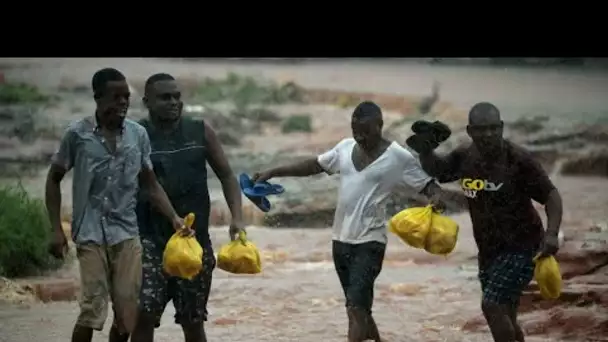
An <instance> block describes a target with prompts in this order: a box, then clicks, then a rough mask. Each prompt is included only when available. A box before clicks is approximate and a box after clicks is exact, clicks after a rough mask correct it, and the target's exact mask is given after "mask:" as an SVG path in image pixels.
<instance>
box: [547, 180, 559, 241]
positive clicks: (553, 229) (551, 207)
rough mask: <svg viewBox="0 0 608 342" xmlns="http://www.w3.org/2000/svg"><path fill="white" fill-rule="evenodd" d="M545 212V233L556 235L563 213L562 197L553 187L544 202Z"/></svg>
mask: <svg viewBox="0 0 608 342" xmlns="http://www.w3.org/2000/svg"><path fill="white" fill-rule="evenodd" d="M545 213H546V214H547V234H549V235H553V236H555V237H557V236H558V234H559V229H560V226H561V224H562V215H563V207H562V197H561V195H560V194H559V191H558V190H557V189H553V190H552V191H551V192H550V193H549V197H548V198H547V203H546V204H545Z"/></svg>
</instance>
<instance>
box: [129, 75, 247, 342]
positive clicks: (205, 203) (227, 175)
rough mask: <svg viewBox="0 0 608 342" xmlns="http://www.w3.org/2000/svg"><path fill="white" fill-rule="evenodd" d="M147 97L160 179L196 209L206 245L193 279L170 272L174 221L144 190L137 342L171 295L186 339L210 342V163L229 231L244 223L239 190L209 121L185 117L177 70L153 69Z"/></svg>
mask: <svg viewBox="0 0 608 342" xmlns="http://www.w3.org/2000/svg"><path fill="white" fill-rule="evenodd" d="M143 100H144V103H145V105H146V107H147V108H148V111H149V118H148V119H144V120H143V121H141V124H142V125H143V126H144V127H145V128H146V130H147V131H148V134H149V136H150V141H151V144H152V153H151V160H152V164H153V165H154V172H155V173H156V175H157V177H158V180H159V182H160V183H161V185H162V186H163V188H164V189H165V191H166V192H167V194H168V195H169V198H170V199H171V202H172V203H173V205H174V206H175V208H176V210H177V212H178V213H179V214H181V215H183V216H185V215H187V214H188V213H190V212H192V213H194V214H195V215H196V217H195V220H194V226H193V229H194V234H195V235H196V238H197V240H198V242H199V243H200V244H201V246H202V247H203V249H204V251H205V253H204V256H203V271H202V272H201V273H200V274H199V275H197V276H196V277H195V278H194V279H193V280H191V281H188V280H185V279H179V278H174V277H168V276H167V275H166V274H165V273H164V271H163V268H162V260H163V251H164V249H165V245H166V244H167V241H169V238H170V237H171V235H172V234H173V230H172V229H171V225H170V224H169V222H168V221H167V220H166V219H164V218H163V217H162V215H161V214H160V213H158V212H157V211H155V210H154V208H153V207H152V206H151V205H150V202H149V200H148V199H147V198H146V194H145V193H142V197H141V199H140V201H139V203H138V206H137V216H138V219H139V225H140V235H141V243H142V246H143V255H142V262H143V279H142V289H141V297H140V310H141V313H140V318H139V321H138V324H137V328H136V330H135V332H134V333H133V337H132V339H131V340H132V341H133V342H152V341H153V340H154V327H155V326H158V324H159V322H160V318H161V316H162V314H163V312H164V310H165V306H166V305H167V303H168V302H169V301H170V300H173V305H174V306H175V323H177V324H180V325H181V326H182V329H183V331H184V336H185V340H186V342H204V341H206V340H207V338H206V336H205V329H204V322H205V321H206V320H207V300H208V298H209V291H210V290H211V276H212V272H213V269H214V268H215V257H214V255H213V248H212V245H211V240H210V239H209V206H210V203H209V190H208V188H207V163H209V165H210V166H211V168H212V169H213V171H214V172H215V174H216V175H217V177H218V179H219V180H220V181H221V183H222V189H223V190H224V197H225V198H226V202H227V203H228V207H229V208H230V212H231V214H232V224H231V225H230V231H229V233H230V237H231V239H234V237H235V235H237V234H238V233H239V232H240V231H241V230H242V229H243V222H242V211H241V209H242V208H241V189H240V187H239V184H238V182H237V180H236V178H235V176H234V174H233V173H232V169H231V168H230V165H229V164H228V161H227V159H226V157H225V155H224V152H223V150H222V146H221V145H220V142H219V140H218V138H217V137H216V135H215V131H214V130H213V129H212V128H211V127H209V126H208V125H207V124H206V123H205V122H203V121H195V120H192V119H189V118H185V117H182V109H183V106H184V104H183V102H182V100H181V92H180V90H179V87H178V86H177V83H176V82H175V79H174V78H173V76H171V75H168V74H155V75H152V76H151V77H150V78H149V79H148V80H147V81H146V86H145V97H144V99H143Z"/></svg>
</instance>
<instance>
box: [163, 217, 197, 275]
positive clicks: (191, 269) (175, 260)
mask: <svg viewBox="0 0 608 342" xmlns="http://www.w3.org/2000/svg"><path fill="white" fill-rule="evenodd" d="M193 223H194V214H193V213H190V214H188V216H186V218H185V219H184V225H185V226H186V227H188V228H191V227H192V224H193ZM163 269H164V270H165V272H166V273H167V274H169V275H170V276H173V277H179V278H184V279H188V280H192V279H193V278H194V277H195V276H196V275H197V274H198V273H199V272H200V271H201V270H202V269H203V248H202V247H201V245H200V244H199V243H198V241H197V240H196V238H195V237H194V236H187V237H186V236H181V235H179V233H177V232H176V233H174V234H173V236H171V239H169V242H167V246H166V247H165V251H164V253H163Z"/></svg>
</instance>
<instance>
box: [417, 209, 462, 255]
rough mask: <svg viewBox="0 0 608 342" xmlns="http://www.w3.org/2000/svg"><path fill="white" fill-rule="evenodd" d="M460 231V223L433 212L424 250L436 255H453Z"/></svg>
mask: <svg viewBox="0 0 608 342" xmlns="http://www.w3.org/2000/svg"><path fill="white" fill-rule="evenodd" d="M458 231H459V227H458V223H456V222H454V220H452V219H451V218H449V217H447V216H443V215H441V214H439V213H435V212H433V213H432V214H431V227H430V229H429V232H428V235H427V236H426V241H425V245H424V250H426V251H427V252H429V253H431V254H436V255H448V254H450V253H452V251H453V250H454V248H455V247H456V243H457V242H458Z"/></svg>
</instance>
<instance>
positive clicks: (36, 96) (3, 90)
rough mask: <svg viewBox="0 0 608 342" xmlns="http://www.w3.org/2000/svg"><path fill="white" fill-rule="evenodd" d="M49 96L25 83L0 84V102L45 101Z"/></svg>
mask: <svg viewBox="0 0 608 342" xmlns="http://www.w3.org/2000/svg"><path fill="white" fill-rule="evenodd" d="M50 100H51V97H50V96H48V95H45V94H43V93H41V92H40V90H38V88H37V87H35V86H32V85H28V84H25V83H16V84H12V83H4V84H0V104H5V105H7V104H24V103H46V102H49V101H50Z"/></svg>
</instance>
